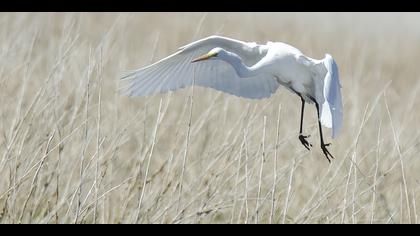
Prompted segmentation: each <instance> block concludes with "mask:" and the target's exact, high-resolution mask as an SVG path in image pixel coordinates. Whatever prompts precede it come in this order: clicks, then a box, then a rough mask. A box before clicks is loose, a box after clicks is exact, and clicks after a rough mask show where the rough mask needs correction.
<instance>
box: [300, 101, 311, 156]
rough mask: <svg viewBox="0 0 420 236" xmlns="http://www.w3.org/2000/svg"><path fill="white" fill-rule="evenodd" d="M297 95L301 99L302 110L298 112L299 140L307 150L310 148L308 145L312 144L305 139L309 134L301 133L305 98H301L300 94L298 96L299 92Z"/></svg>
mask: <svg viewBox="0 0 420 236" xmlns="http://www.w3.org/2000/svg"><path fill="white" fill-rule="evenodd" d="M299 97H300V99H301V101H302V110H301V112H300V129H299V140H300V142H301V143H302V145H303V146H304V147H305V148H306V149H308V150H310V148H309V147H312V144H310V143H309V142H308V141H307V140H306V138H309V136H310V135H306V136H305V135H303V134H302V133H303V113H304V111H305V100H304V99H303V98H302V96H300V94H299Z"/></svg>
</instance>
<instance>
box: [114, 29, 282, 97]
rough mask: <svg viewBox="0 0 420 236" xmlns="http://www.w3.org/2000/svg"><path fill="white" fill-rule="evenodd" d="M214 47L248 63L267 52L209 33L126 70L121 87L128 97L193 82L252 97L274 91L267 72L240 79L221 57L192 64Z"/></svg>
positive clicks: (276, 85) (269, 94) (161, 91)
mask: <svg viewBox="0 0 420 236" xmlns="http://www.w3.org/2000/svg"><path fill="white" fill-rule="evenodd" d="M215 47H221V48H224V49H225V50H227V51H230V52H233V53H235V54H237V55H238V56H240V57H241V58H242V60H243V62H244V63H245V64H247V65H249V66H250V65H253V64H255V63H256V62H258V61H259V60H261V59H262V58H263V57H264V56H265V54H266V51H267V49H266V48H265V47H264V46H261V45H257V44H256V43H245V42H241V41H238V40H234V39H229V38H225V37H220V36H211V37H208V38H204V39H201V40H198V41H196V42H193V43H191V44H188V45H186V46H184V47H181V48H180V50H179V51H178V52H176V53H174V54H172V55H170V56H168V57H166V58H164V59H162V60H160V61H158V62H156V63H154V64H152V65H150V66H147V67H144V68H141V69H138V70H135V71H132V72H129V73H127V74H126V75H124V76H123V77H122V78H121V79H122V80H121V84H120V89H121V90H122V92H123V93H124V94H126V95H129V96H148V95H152V94H156V93H164V92H168V91H174V90H178V89H181V88H185V87H187V86H190V85H192V84H193V83H194V84H195V85H198V86H202V87H209V88H213V89H216V90H219V91H223V92H226V93H229V94H233V95H236V96H240V97H245V98H253V99H261V98H266V97H269V96H271V94H273V93H274V92H275V91H276V90H277V88H278V86H279V85H278V83H277V82H276V81H275V80H274V79H273V78H272V77H270V76H269V75H263V74H261V75H258V76H254V77H249V78H240V77H238V75H237V74H236V71H235V70H234V69H233V67H232V66H231V65H230V64H228V63H227V62H224V61H221V60H208V61H204V62H201V63H191V60H193V59H194V58H196V57H198V56H201V55H203V54H205V53H207V52H209V51H210V50H211V49H213V48H215Z"/></svg>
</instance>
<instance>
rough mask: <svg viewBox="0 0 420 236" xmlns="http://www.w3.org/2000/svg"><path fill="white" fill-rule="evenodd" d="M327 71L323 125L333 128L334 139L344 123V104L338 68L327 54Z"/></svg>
mask: <svg viewBox="0 0 420 236" xmlns="http://www.w3.org/2000/svg"><path fill="white" fill-rule="evenodd" d="M323 63H324V66H325V68H326V69H327V74H326V75H325V79H324V98H325V101H324V104H322V112H321V117H320V118H321V123H322V124H323V125H325V126H327V127H330V128H332V138H336V137H337V135H338V134H339V132H340V130H341V126H342V123H343V104H342V101H341V84H340V80H339V75H338V67H337V64H336V63H335V61H334V59H333V58H332V57H331V55H329V54H326V55H325V58H324V60H323Z"/></svg>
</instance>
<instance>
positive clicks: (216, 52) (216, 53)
mask: <svg viewBox="0 0 420 236" xmlns="http://www.w3.org/2000/svg"><path fill="white" fill-rule="evenodd" d="M223 53H224V50H223V48H213V49H212V50H210V51H209V52H208V53H206V54H204V55H202V56H199V57H197V58H195V59H194V60H192V61H191V62H198V61H205V60H210V59H217V58H219V57H220V56H221V55H222V54H223Z"/></svg>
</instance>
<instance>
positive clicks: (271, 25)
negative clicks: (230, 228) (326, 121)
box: [0, 12, 420, 223]
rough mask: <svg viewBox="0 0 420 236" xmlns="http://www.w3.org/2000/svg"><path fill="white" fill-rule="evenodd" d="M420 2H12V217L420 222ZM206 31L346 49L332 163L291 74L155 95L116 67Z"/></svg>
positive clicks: (5, 23) (2, 81) (3, 42)
mask: <svg viewBox="0 0 420 236" xmlns="http://www.w3.org/2000/svg"><path fill="white" fill-rule="evenodd" d="M419 22H420V14H419V13H280V12H279V13H201V12H197V13H182V12H180V13H1V14H0V103H1V104H2V105H1V106H0V115H1V122H0V133H1V135H0V222H1V223H417V222H418V218H417V213H418V212H419V210H418V209H419V206H418V203H417V200H419V194H420V193H418V189H419V184H420V182H419V180H420V174H419V173H420V162H419V160H418V158H419V154H418V153H419V151H420V137H419V135H420V131H419V128H420V127H419V126H420V122H419V121H420V111H419V105H420V104H419V103H420V99H419V91H420V82H419V81H420V80H419V79H420V70H419V65H418V55H420V44H419V43H418V42H420V27H419ZM209 35H222V36H227V37H232V38H236V39H239V40H242V41H249V42H253V41H255V42H257V43H261V44H264V43H266V42H267V41H281V42H285V43H288V44H291V45H292V46H295V47H297V48H298V49H300V50H301V51H302V52H303V53H304V54H305V55H307V56H309V57H312V58H317V59H321V58H323V57H324V55H325V54H326V53H330V54H331V55H332V56H333V57H334V59H335V60H336V62H337V64H338V66H339V71H340V80H341V84H342V86H343V88H342V94H343V105H344V125H343V129H342V132H341V134H340V136H339V137H338V138H337V139H335V140H331V139H330V136H331V132H330V130H328V129H326V128H324V135H325V138H326V139H327V142H332V146H330V151H331V153H332V154H333V155H334V156H335V159H334V160H333V161H332V163H331V164H329V163H328V161H327V160H326V159H325V157H324V156H323V154H322V152H321V151H320V148H319V139H318V130H317V120H316V110H315V107H313V106H308V107H307V109H306V111H305V121H304V123H305V126H304V129H305V130H304V133H306V134H310V135H311V137H310V138H309V141H310V142H311V143H312V144H313V145H314V147H313V148H312V150H311V151H307V150H306V149H305V148H304V147H303V146H302V145H301V143H300V142H299V140H298V132H299V118H300V117H299V116H300V100H299V99H298V98H297V97H296V96H295V95H293V94H291V93H290V92H288V91H287V90H286V89H283V88H281V87H280V88H279V90H278V91H277V92H276V94H275V95H274V96H272V97H271V98H269V99H264V100H248V99H242V98H237V97H235V96H232V95H227V94H223V93H220V92H217V91H215V90H211V89H205V88H200V87H196V88H194V90H192V89H191V88H187V89H183V90H180V91H177V92H173V93H168V94H160V95H155V96H151V97H147V98H127V97H123V96H121V95H120V94H119V93H118V92H117V86H118V78H119V76H120V75H122V74H123V73H124V72H126V71H127V70H133V69H137V68H140V67H142V66H145V65H148V64H150V63H152V62H155V61H157V60H158V59H161V58H163V57H165V56H167V55H169V54H172V53H174V52H176V51H177V49H178V48H179V47H180V46H183V45H185V44H188V43H189V42H191V41H194V40H198V39H200V38H203V37H206V36H209Z"/></svg>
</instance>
